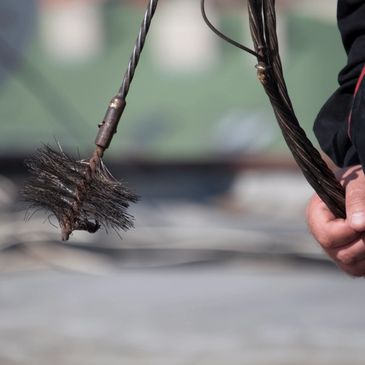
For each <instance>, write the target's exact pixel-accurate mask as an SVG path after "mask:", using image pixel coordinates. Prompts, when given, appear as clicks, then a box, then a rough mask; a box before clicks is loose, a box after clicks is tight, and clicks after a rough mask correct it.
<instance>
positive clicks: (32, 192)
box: [22, 145, 138, 241]
mask: <svg viewBox="0 0 365 365" xmlns="http://www.w3.org/2000/svg"><path fill="white" fill-rule="evenodd" d="M25 163H26V166H27V167H28V169H29V171H30V174H31V177H30V178H29V179H28V181H27V183H26V185H25V187H24V188H23V191H22V195H23V198H24V200H25V201H26V202H28V203H29V209H31V210H33V209H34V210H37V209H44V210H47V211H50V212H51V213H52V214H53V215H54V216H55V217H56V218H57V220H58V222H59V225H60V228H61V231H62V240H64V241H65V240H68V238H69V236H70V234H71V233H72V231H74V230H85V231H88V232H90V233H94V232H96V231H97V230H99V228H100V227H104V228H105V229H108V228H112V229H114V230H119V229H122V230H127V229H129V228H132V227H133V221H134V218H133V216H132V215H130V214H129V213H127V209H128V207H129V205H130V203H135V202H137V200H138V196H137V195H136V194H134V193H133V192H132V191H131V190H129V189H128V188H127V187H126V185H125V183H124V182H122V181H118V180H116V179H115V178H114V177H113V176H112V175H111V174H110V172H109V171H108V170H107V168H106V167H105V165H104V164H103V162H102V160H101V159H100V161H99V163H98V164H97V166H96V168H91V166H90V165H91V164H90V161H88V160H75V159H74V158H73V157H71V156H69V155H67V154H66V153H64V152H63V151H62V150H60V151H57V150H55V149H53V148H52V147H50V146H49V145H45V146H43V147H42V148H39V149H38V150H37V151H36V153H35V154H34V155H33V156H31V157H30V158H29V159H28V160H26V162H25Z"/></svg>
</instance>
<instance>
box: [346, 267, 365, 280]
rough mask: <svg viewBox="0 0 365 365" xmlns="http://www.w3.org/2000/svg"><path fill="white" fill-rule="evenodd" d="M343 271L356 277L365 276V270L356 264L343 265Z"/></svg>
mask: <svg viewBox="0 0 365 365" xmlns="http://www.w3.org/2000/svg"><path fill="white" fill-rule="evenodd" d="M341 268H342V270H343V271H345V272H346V273H347V274H349V275H350V276H352V277H354V278H361V277H363V276H365V270H364V269H360V268H358V267H356V266H354V265H344V266H342V267H341Z"/></svg>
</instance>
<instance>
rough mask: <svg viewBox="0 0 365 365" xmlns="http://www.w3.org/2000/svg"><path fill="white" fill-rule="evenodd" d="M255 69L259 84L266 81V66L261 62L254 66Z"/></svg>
mask: <svg viewBox="0 0 365 365" xmlns="http://www.w3.org/2000/svg"><path fill="white" fill-rule="evenodd" d="M255 68H256V70H257V78H258V79H259V80H260V82H261V83H264V82H265V81H266V71H267V67H266V65H265V64H264V63H262V62H259V63H258V64H257V65H256V66H255Z"/></svg>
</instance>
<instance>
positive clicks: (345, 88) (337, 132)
mask: <svg viewBox="0 0 365 365" xmlns="http://www.w3.org/2000/svg"><path fill="white" fill-rule="evenodd" d="M337 19H338V27H339V30H340V33H341V37H342V41H343V44H344V47H345V50H346V53H347V65H346V66H345V67H344V68H343V69H342V71H341V72H340V74H339V77H338V82H339V88H338V89H337V90H336V91H335V93H334V94H333V95H332V96H331V97H330V98H329V100H328V101H327V102H326V103H325V104H324V106H323V107H322V109H321V110H320V112H319V114H318V116H317V118H316V121H315V123H314V132H315V134H316V137H317V139H318V141H319V143H320V145H321V147H322V149H323V151H324V152H326V153H327V154H328V156H329V157H330V158H331V159H332V160H333V161H334V162H335V163H336V165H338V166H340V167H344V166H351V165H355V164H358V163H361V164H362V166H363V167H365V119H364V120H363V123H361V122H359V110H358V109H359V108H353V107H354V106H355V105H358V106H360V105H361V104H362V105H363V107H364V108H365V99H364V100H363V101H364V102H361V100H360V99H361V97H362V98H365V90H364V89H365V82H361V83H360V82H359V77H360V75H361V71H362V69H363V67H364V64H365V1H364V0H338V7H337ZM356 85H358V92H357V94H356V96H355V95H354V94H355V89H356ZM360 114H361V113H360ZM364 118H365V113H364ZM354 136H356V138H354ZM360 136H362V137H361V138H364V139H363V140H362V141H363V142H362V143H361V141H360Z"/></svg>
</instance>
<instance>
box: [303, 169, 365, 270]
mask: <svg viewBox="0 0 365 365" xmlns="http://www.w3.org/2000/svg"><path fill="white" fill-rule="evenodd" d="M337 176H338V178H339V180H340V181H341V184H342V185H343V186H344V188H345V191H346V215H347V218H346V219H338V218H336V217H335V216H334V215H333V214H332V212H331V211H330V210H329V209H328V208H327V206H326V205H325V204H324V203H323V202H322V200H321V199H320V198H319V196H318V195H317V194H314V195H313V197H312V199H311V200H310V202H309V204H308V207H307V213H306V215H307V222H308V226H309V229H310V231H311V233H312V235H313V236H314V238H315V239H316V240H317V241H318V242H319V244H320V245H321V247H322V248H323V249H324V251H325V252H326V253H327V255H328V256H329V257H331V258H332V259H333V261H334V262H335V263H336V264H337V265H338V266H339V267H340V268H341V269H342V270H343V271H345V272H346V273H348V274H350V275H352V276H356V277H361V276H365V175H364V172H363V170H362V167H361V166H360V165H357V166H352V167H350V168H346V169H342V170H340V171H339V172H338V174H337Z"/></svg>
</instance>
